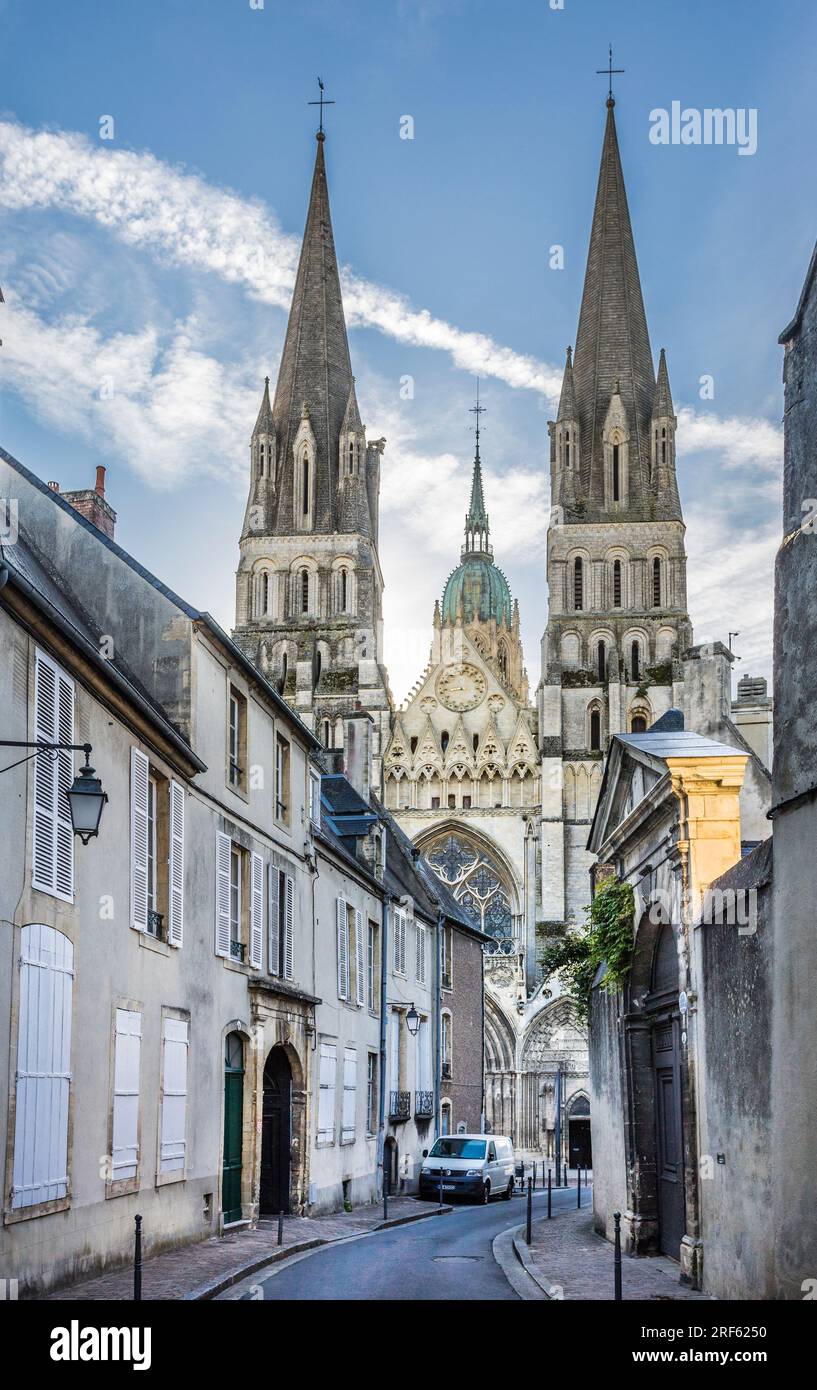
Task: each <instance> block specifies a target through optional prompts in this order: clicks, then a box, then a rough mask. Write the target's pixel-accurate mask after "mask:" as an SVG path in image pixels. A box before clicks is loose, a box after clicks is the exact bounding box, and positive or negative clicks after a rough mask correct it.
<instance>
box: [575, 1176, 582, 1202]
mask: <svg viewBox="0 0 817 1390" xmlns="http://www.w3.org/2000/svg"><path fill="white" fill-rule="evenodd" d="M581 1204H582V1170H581V1168H579V1167H577V1168H576V1206H577V1207H580V1206H581Z"/></svg>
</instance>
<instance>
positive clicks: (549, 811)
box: [538, 96, 728, 928]
mask: <svg viewBox="0 0 817 1390" xmlns="http://www.w3.org/2000/svg"><path fill="white" fill-rule="evenodd" d="M614 108H615V102H614V100H613V98H612V96H610V97H609V98H608V100H607V123H606V128H605V133H604V146H603V149H602V155H601V169H600V171H599V181H598V189H597V193H596V204H595V210H594V213H593V223H592V230H591V234H590V248H589V251H588V256H587V269H586V272H585V281H584V292H583V295H582V303H581V312H580V315H579V328H578V334H577V338H576V350H575V354H572V353H571V350H570V349H569V348H568V351H567V362H566V366H565V373H564V379H563V384H562V394H561V400H560V402H559V411H558V416H557V419H556V420H555V421H551V422H549V424H548V430H549V433H550V467H551V500H552V511H551V521H550V527H549V530H548V539H547V580H548V591H549V608H548V624H547V630H546V632H545V635H544V638H543V641H542V673H543V674H542V680H541V684H540V686H539V692H538V697H539V732H540V744H541V753H542V902H543V918H544V922H545V926H546V928H547V927H548V926H553V927H558V926H560V925H562V924H564V923H565V922H569V921H579V922H581V921H583V919H584V913H583V909H584V905H585V904H586V903H587V901H588V896H589V892H588V870H589V867H590V864H591V856H590V855H589V854H588V853H587V850H586V848H585V845H586V840H587V834H588V828H589V823H590V820H591V817H592V814H593V809H594V807H595V802H596V797H597V795H598V789H599V785H600V782H601V773H602V760H603V757H604V752H605V750H606V747H607V743H608V739H609V737H610V735H611V734H614V733H618V732H638V731H643V730H646V729H647V728H649V726H650V725H651V724H652V723H653V722H654V721H655V719H657V718H658V717H659V716H660V715H661V714H663V713H664V712H665V711H666V710H667V709H669V708H670V707H671V706H679V707H680V708H682V709H683V708H684V707H685V700H684V671H683V668H682V658H683V657H684V655H685V654H686V653H687V651H688V649H689V647H690V644H691V641H692V629H691V625H690V621H689V617H688V614H687V597H686V552H685V549H684V529H685V528H684V522H683V518H682V515H681V504H680V500H679V496H678V487H677V483H676V477H675V427H676V419H675V414H674V412H673V405H672V396H671V393H670V385H669V375H668V372H667V363H666V357H665V355H664V351H663V349H662V350H661V354H660V358H659V362H658V371H657V375H656V371H655V368H654V363H653V355H652V350H651V347H650V337H649V332H648V329H647V319H646V315H645V312H644V302H643V299H642V295H641V284H640V281H639V275H638V264H637V261H636V254H635V245H634V242H633V233H632V228H631V226H630V214H629V209H628V206H627V194H626V191H625V187H624V176H623V173H622V169H621V158H620V155H619V147H618V139H617V135H616V124H615V115H614ZM727 673H728V667H727ZM727 679H728V674H727ZM727 699H728V692H727Z"/></svg>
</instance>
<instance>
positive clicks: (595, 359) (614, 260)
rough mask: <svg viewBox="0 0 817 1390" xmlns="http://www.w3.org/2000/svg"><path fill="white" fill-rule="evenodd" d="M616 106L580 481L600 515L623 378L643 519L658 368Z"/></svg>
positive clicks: (589, 318) (577, 385)
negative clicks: (614, 407)
mask: <svg viewBox="0 0 817 1390" xmlns="http://www.w3.org/2000/svg"><path fill="white" fill-rule="evenodd" d="M614 108H615V101H614V100H613V98H612V97H609V98H608V99H607V123H606V128H605V132H604V145H603V148H602V154H601V167H600V169H599V181H598V188H597V190H596V204H595V209H594V212H593V224H592V229H591V233H590V247H589V250H588V254H587V269H586V272H585V280H584V291H583V294H582V304H581V311H580V314H579V328H578V333H577V336H576V353H575V364H574V369H573V376H574V384H573V389H574V394H575V413H576V416H577V417H578V420H579V422H580V426H581V441H582V447H581V459H580V468H581V486H582V492H583V493H584V495H585V497H586V500H587V504H588V511H589V513H592V514H594V515H599V514H601V513H603V511H604V508H605V496H606V490H605V456H604V444H605V439H604V424H605V419H606V417H607V412H608V410H609V407H610V402H611V398H612V396H613V392H614V388H615V384H616V381H618V384H619V393H620V396H621V401H622V404H623V407H624V411H625V414H626V419H627V425H628V429H629V440H628V451H629V470H628V475H629V491H628V496H627V499H626V505H627V507H628V510H629V511H630V514H631V515H632V516H633V517H634V519H635V518H638V517H639V516H643V517H644V519H646V516H647V515H648V513H649V495H648V479H649V445H648V440H649V433H648V431H649V422H650V417H651V414H652V407H653V397H654V393H655V374H654V370H653V360H652V352H651V349H650V336H649V332H648V329H647V319H646V315H645V312H644V301H643V298H642V295H641V283H640V280H639V275H638V262H637V260H636V253H635V243H634V241H633V232H632V227H631V225H630V212H629V208H628V206H627V193H626V190H625V186H624V174H623V172H622V168H621V156H620V154H619V148H618V137H617V135H616V123H615V116H614V114H613V113H614ZM607 495H609V488H608V489H607Z"/></svg>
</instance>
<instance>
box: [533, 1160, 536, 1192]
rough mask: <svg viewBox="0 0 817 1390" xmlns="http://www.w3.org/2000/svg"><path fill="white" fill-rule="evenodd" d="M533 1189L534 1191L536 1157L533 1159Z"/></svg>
mask: <svg viewBox="0 0 817 1390" xmlns="http://www.w3.org/2000/svg"><path fill="white" fill-rule="evenodd" d="M533 1190H534V1192H535V1191H536V1159H534V1160H533Z"/></svg>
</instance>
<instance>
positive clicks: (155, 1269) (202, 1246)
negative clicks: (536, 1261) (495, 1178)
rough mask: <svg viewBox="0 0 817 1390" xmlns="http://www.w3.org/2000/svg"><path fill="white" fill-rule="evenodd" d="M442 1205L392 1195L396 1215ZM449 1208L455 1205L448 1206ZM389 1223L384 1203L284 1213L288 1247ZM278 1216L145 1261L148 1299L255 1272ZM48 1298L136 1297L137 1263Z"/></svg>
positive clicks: (192, 1292)
mask: <svg viewBox="0 0 817 1390" xmlns="http://www.w3.org/2000/svg"><path fill="white" fill-rule="evenodd" d="M436 1210H437V1208H436V1207H435V1206H433V1205H432V1204H431V1203H430V1202H420V1201H418V1200H417V1198H415V1197H393V1198H391V1199H390V1201H389V1225H391V1223H392V1221H395V1222H396V1221H399V1220H405V1219H406V1218H408V1219H410V1220H417V1219H419V1218H420V1217H421V1216H423V1215H424V1214H428V1213H430V1212H432V1211H434V1212H436ZM445 1210H446V1211H448V1210H450V1208H445ZM382 1224H383V1207H382V1205H380V1204H379V1203H378V1204H377V1205H376V1206H368V1207H357V1208H356V1209H355V1210H354V1211H352V1212H336V1213H334V1214H333V1215H331V1216H314V1217H309V1216H287V1217H285V1218H284V1241H283V1248H284V1251H286V1250H292V1249H293V1248H299V1249H300V1248H303V1247H304V1246H306V1245H309V1244H314V1245H318V1244H323V1243H324V1242H329V1241H335V1240H342V1239H343V1238H344V1237H345V1236H354V1235H360V1234H361V1233H363V1232H365V1231H374V1230H377V1228H378V1227H379V1226H381V1225H382ZM278 1249H279V1247H278V1218H277V1217H271V1218H269V1219H267V1220H261V1221H260V1222H259V1223H258V1226H257V1227H256V1228H255V1230H240V1231H232V1232H229V1233H228V1234H227V1235H225V1236H211V1237H209V1238H208V1239H207V1240H202V1241H198V1242H197V1243H195V1244H193V1245H185V1246H182V1247H181V1248H179V1249H178V1250H168V1251H165V1252H164V1253H163V1254H161V1255H155V1256H154V1257H153V1258H152V1259H147V1260H145V1262H144V1264H143V1266H142V1298H143V1299H162V1298H166V1299H189V1298H195V1297H196V1292H197V1290H200V1289H202V1288H204V1287H205V1286H208V1285H211V1284H214V1283H215V1284H218V1283H220V1281H223V1280H227V1279H229V1277H230V1275H233V1274H235V1275H236V1276H240V1275H241V1274H243V1273H250V1272H251V1268H252V1265H253V1263H254V1261H256V1260H257V1261H259V1262H260V1261H265V1262H266V1261H267V1260H268V1259H269V1257H273V1258H274V1257H275V1255H276V1253H277V1251H278ZM45 1297H46V1299H49V1300H64V1299H85V1300H90V1301H107V1300H109V1299H110V1300H116V1299H125V1300H129V1299H132V1298H133V1269H132V1268H131V1267H129V1268H127V1269H119V1270H114V1271H112V1272H111V1273H109V1274H102V1275H99V1276H98V1277H97V1278H95V1279H85V1280H82V1281H80V1282H79V1283H75V1284H71V1285H69V1286H67V1287H63V1288H61V1289H55V1290H53V1291H52V1292H51V1293H49V1294H47V1295H46V1296H45Z"/></svg>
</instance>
